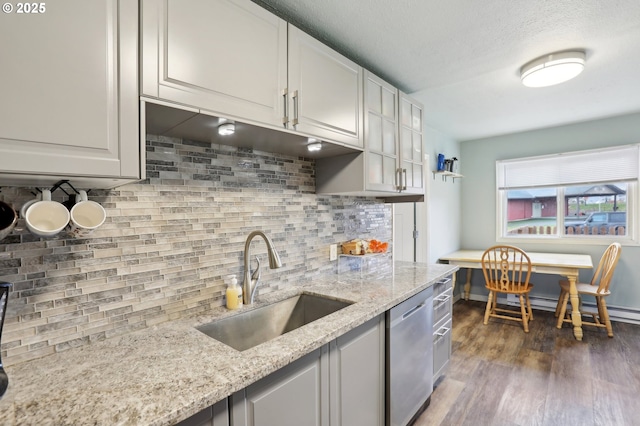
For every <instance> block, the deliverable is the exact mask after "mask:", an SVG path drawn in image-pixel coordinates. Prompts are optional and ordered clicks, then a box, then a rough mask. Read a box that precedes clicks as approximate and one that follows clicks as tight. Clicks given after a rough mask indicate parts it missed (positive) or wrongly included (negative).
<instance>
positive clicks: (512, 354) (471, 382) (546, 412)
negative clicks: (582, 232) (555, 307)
mask: <svg viewBox="0 0 640 426" xmlns="http://www.w3.org/2000/svg"><path fill="white" fill-rule="evenodd" d="M484 308H485V303H482V302H473V301H463V300H461V301H458V302H457V303H456V304H455V305H454V307H453V337H452V346H453V351H452V352H453V353H452V358H451V363H450V365H449V369H448V371H447V372H446V375H445V377H444V378H443V379H441V380H439V382H438V383H436V386H437V387H436V389H435V390H434V392H433V395H432V397H431V405H430V406H429V408H428V409H427V410H426V411H425V412H424V413H423V414H422V415H421V416H420V418H419V419H418V420H417V421H416V423H415V425H416V426H427V425H473V426H483V425H509V426H515V425H544V426H555V425H561V426H569V425H576V426H577V425H580V426H588V425H607V426H608V425H612V426H613V425H615V426H620V425H640V401H639V400H640V326H638V325H632V324H626V323H620V322H618V323H615V322H614V323H613V332H614V337H613V338H609V337H607V333H606V330H604V329H600V328H595V327H583V330H584V337H583V340H582V342H578V341H577V340H575V339H574V337H573V332H572V327H571V326H570V324H565V325H564V327H563V328H562V329H561V330H558V329H557V328H556V327H555V323H556V318H555V317H554V315H553V313H552V312H544V311H537V310H534V312H533V314H534V321H533V322H531V323H530V324H529V328H530V332H529V333H524V331H523V330H522V325H521V324H520V323H517V322H514V321H505V320H497V319H491V320H490V321H489V324H487V325H483V324H482V320H483V315H484Z"/></svg>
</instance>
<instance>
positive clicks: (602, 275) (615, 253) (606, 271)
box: [556, 243, 622, 337]
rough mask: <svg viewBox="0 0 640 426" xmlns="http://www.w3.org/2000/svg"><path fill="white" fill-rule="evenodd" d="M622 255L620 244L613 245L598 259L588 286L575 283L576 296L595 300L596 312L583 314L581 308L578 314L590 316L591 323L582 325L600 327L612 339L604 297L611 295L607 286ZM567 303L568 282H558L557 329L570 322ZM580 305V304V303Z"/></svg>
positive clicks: (584, 322)
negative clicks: (591, 318)
mask: <svg viewBox="0 0 640 426" xmlns="http://www.w3.org/2000/svg"><path fill="white" fill-rule="evenodd" d="M621 253H622V246H621V245H620V243H613V244H611V245H610V246H609V247H607V249H606V250H605V252H604V254H603V255H602V257H601V258H600V263H598V268H597V269H596V272H595V274H593V277H592V278H591V282H590V283H589V284H583V283H576V289H577V290H578V295H579V296H582V295H588V296H593V297H595V298H596V306H597V308H598V312H583V311H582V307H581V308H580V313H581V314H584V315H591V316H592V317H593V322H587V321H583V323H582V325H591V326H595V327H601V328H606V329H607V335H608V336H609V337H613V329H612V328H611V321H610V320H609V312H607V303H606V302H605V300H604V299H605V297H607V296H608V295H610V294H611V291H610V290H609V286H610V285H611V277H613V271H615V269H616V265H618V260H620V254H621ZM568 301H569V281H567V280H560V297H559V298H558V305H557V306H556V316H557V317H558V324H557V327H558V328H562V323H563V322H571V316H570V314H569V313H568V312H567V302H568ZM580 305H582V303H580Z"/></svg>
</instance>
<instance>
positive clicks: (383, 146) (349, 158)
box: [316, 70, 425, 201]
mask: <svg viewBox="0 0 640 426" xmlns="http://www.w3.org/2000/svg"><path fill="white" fill-rule="evenodd" d="M364 142H365V143H364V152H362V153H348V154H344V155H341V156H337V157H332V158H327V159H325V158H321V159H318V160H317V161H316V192H317V193H320V194H345V195H365V196H366V195H369V196H371V195H372V196H380V197H385V198H387V200H388V201H393V198H392V197H397V198H398V199H400V198H401V197H405V200H406V201H420V200H421V198H423V197H424V193H425V184H424V160H423V153H422V149H423V148H422V147H423V106H422V105H421V104H420V103H419V102H417V101H416V100H414V99H412V98H411V97H410V96H408V95H407V94H405V93H403V92H401V91H399V90H398V89H396V88H395V87H393V86H392V85H391V84H389V83H387V82H385V81H384V80H382V79H380V78H379V77H377V76H375V75H374V74H372V73H370V72H369V71H366V70H365V72H364ZM407 197H408V198H407ZM403 201H404V200H403Z"/></svg>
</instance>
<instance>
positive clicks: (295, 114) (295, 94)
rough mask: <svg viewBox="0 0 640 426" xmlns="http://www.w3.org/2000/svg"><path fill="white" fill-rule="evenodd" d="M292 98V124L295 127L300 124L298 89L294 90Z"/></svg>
mask: <svg viewBox="0 0 640 426" xmlns="http://www.w3.org/2000/svg"><path fill="white" fill-rule="evenodd" d="M291 98H292V99H293V120H291V124H292V125H293V127H296V126H297V125H298V91H297V90H294V91H293V93H292V94H291Z"/></svg>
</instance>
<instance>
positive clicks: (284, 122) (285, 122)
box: [282, 88, 289, 127]
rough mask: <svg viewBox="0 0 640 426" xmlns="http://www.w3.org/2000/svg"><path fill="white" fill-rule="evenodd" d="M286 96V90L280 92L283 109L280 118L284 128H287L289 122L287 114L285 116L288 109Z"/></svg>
mask: <svg viewBox="0 0 640 426" xmlns="http://www.w3.org/2000/svg"><path fill="white" fill-rule="evenodd" d="M287 95H288V92H287V89H286V88H285V89H283V90H282V100H283V103H284V108H283V109H282V111H283V112H284V115H283V116H282V125H283V126H284V127H287V123H288V122H289V114H287V109H288V105H287V104H288V102H287Z"/></svg>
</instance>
